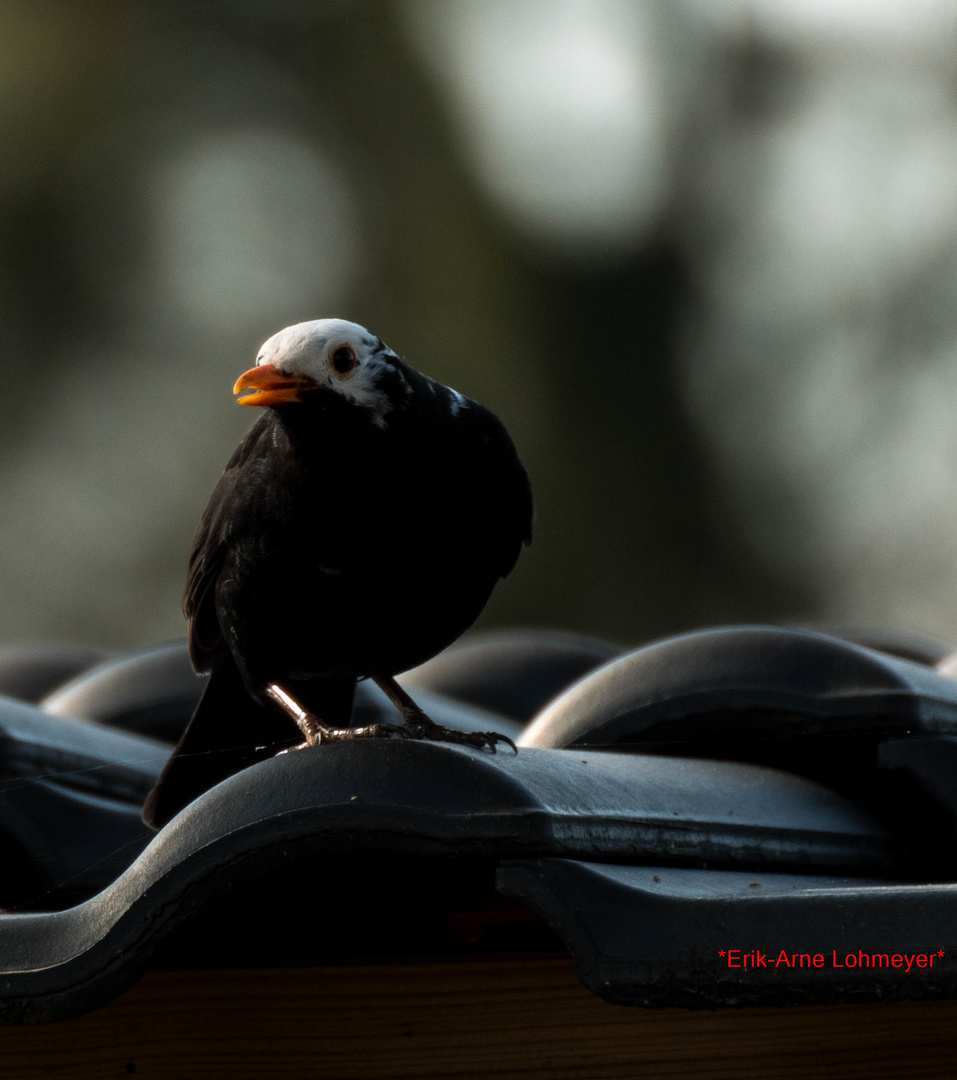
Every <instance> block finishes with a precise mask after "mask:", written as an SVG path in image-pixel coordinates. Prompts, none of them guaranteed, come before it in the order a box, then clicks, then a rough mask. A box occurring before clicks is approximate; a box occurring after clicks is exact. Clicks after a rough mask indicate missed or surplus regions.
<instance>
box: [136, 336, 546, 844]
mask: <svg viewBox="0 0 957 1080" xmlns="http://www.w3.org/2000/svg"><path fill="white" fill-rule="evenodd" d="M234 393H236V394H239V395H240V397H239V404H241V405H254V406H263V412H262V415H261V416H260V417H259V418H258V419H257V421H256V423H255V424H254V425H253V426H252V428H251V429H250V431H249V433H248V434H247V435H246V437H245V438H244V439H243V441H242V442H241V443H240V445H239V447H238V448H237V449H236V451H235V453H234V454H233V456H232V457H231V458H230V460H229V462H228V464H227V465H226V469H225V471H224V473H223V475H222V477H221V478H220V481H219V483H218V484H217V485H216V488H215V490H214V491H213V494H212V496H211V497H210V500H209V504H208V505H207V507H206V510H205V512H204V514H203V516H202V519H201V521H200V524H199V529H198V531H197V533H196V538H195V540H194V541H193V547H192V551H191V553H190V558H189V571H188V575H187V581H186V594H185V597H184V600H183V611H184V613H185V615H186V618H187V621H188V627H189V653H190V659H191V660H192V663H193V667H194V668H195V669H196V671H197V672H209V679H208V682H207V684H206V688H205V690H204V692H203V695H202V698H201V699H200V702H199V704H198V705H197V707H196V711H195V712H194V714H193V717H192V719H191V720H190V722H189V725H188V726H187V728H186V730H185V732H184V734H183V737H182V738H181V739H180V741H179V744H178V745H177V746H176V748H175V750H174V751H173V753H172V755H171V757H170V759H169V761H168V762H167V764H166V767H165V768H164V770H163V772H162V774H161V775H160V777H159V779H158V780H157V783H156V786H155V787H154V789H153V790H152V792H151V793H150V795H149V797H148V798H147V801H146V804H145V806H144V810H143V818H144V820H145V821H146V822H147V824H149V825H151V826H153V827H154V828H159V827H161V826H162V825H163V824H165V823H166V822H167V821H168V820H169V819H170V818H172V817H173V816H174V815H175V814H176V813H178V812H179V810H181V809H182V808H183V807H184V806H185V805H186V804H187V803H189V802H191V801H192V800H193V799H194V798H196V797H197V796H198V795H200V794H201V793H202V792H203V791H205V790H207V789H208V788H209V787H211V786H212V785H213V784H216V783H218V782H219V781H220V780H223V779H225V778H226V777H227V776H230V775H232V774H233V773H234V772H237V771H238V770H240V769H242V768H245V767H246V766H248V765H252V764H254V763H255V762H257V761H260V760H262V759H264V758H266V757H269V756H272V755H274V754H276V753H277V752H282V751H284V750H289V749H300V748H302V747H305V746H311V745H315V744H317V743H321V742H325V741H328V740H339V739H349V738H377V737H378V738H425V739H438V740H442V741H449V742H457V743H465V744H468V745H472V746H478V747H488V748H489V749H491V750H492V751H493V752H494V750H495V746H496V743H498V742H505V743H509V745H511V743H510V740H508V739H507V738H506V737H505V736H503V735H499V734H497V733H495V732H462V731H452V730H449V729H447V728H444V727H441V726H440V725H438V724H435V723H433V722H432V721H431V720H430V719H429V718H428V717H427V716H426V715H425V714H424V713H423V712H422V711H421V710H420V709H419V708H418V707H417V706H416V705H415V703H414V702H413V701H412V699H411V698H410V697H409V696H408V695H407V694H406V693H405V692H404V691H403V690H402V688H401V687H400V686H399V685H398V683H397V682H396V681H395V679H394V677H393V676H395V675H396V674H397V673H398V672H401V671H405V670H407V669H408V668H411V667H415V666H416V665H417V664H421V663H423V662H424V661H425V660H428V659H429V658H430V657H432V656H434V655H435V654H436V653H438V652H439V651H440V650H442V649H443V648H445V646H447V645H449V644H450V643H451V642H452V641H454V640H455V639H456V638H457V637H458V636H459V635H460V634H461V633H462V632H463V631H464V630H465V629H467V628H468V627H469V626H470V625H471V624H472V622H474V620H475V619H476V618H477V616H478V615H479V613H480V612H481V611H482V609H483V608H484V606H485V604H486V602H487V600H488V598H489V596H490V594H491V592H492V589H493V587H494V586H495V583H496V582H497V581H498V579H499V578H502V577H505V576H506V575H507V574H508V573H509V572H510V571H511V569H512V568H513V566H514V565H515V562H516V560H517V558H518V555H519V552H520V550H521V548H522V546H523V544H524V545H527V544H528V543H529V542H530V540H531V533H532V522H533V516H534V515H533V507H532V494H531V485H530V483H529V479H528V474H527V473H526V471H525V468H524V466H523V465H522V463H521V461H520V460H519V458H518V454H517V452H516V450H515V446H514V444H513V443H512V440H511V438H510V437H509V435H508V432H507V431H506V430H505V427H504V425H503V424H502V423H501V421H500V420H499V419H498V417H496V416H495V414H494V413H492V412H490V411H489V410H488V409H486V408H484V407H483V406H481V405H479V404H478V403H477V402H475V401H472V400H470V399H469V398H467V397H465V396H464V395H462V394H460V393H458V391H456V390H453V389H451V388H450V387H447V386H443V385H442V384H441V383H439V382H436V381H435V380H433V379H430V378H428V377H427V376H426V375H422V374H420V373H419V372H418V371H415V370H413V369H412V368H411V367H409V365H408V364H406V363H404V362H403V361H402V360H401V359H400V358H399V357H398V356H397V355H396V354H395V353H394V352H393V351H392V350H391V349H390V348H388V346H386V345H385V344H383V342H382V341H381V340H380V339H379V338H377V337H376V336H375V335H374V334H371V333H370V332H369V331H368V330H365V329H364V328H363V327H361V326H358V325H357V324H356V323H352V322H346V321H345V320H342V319H319V320H317V321H314V322H304V323H298V324H297V325H295V326H289V327H287V328H286V329H285V330H281V331H280V332H279V333H278V334H275V335H274V336H273V337H271V338H270V339H269V340H268V341H267V342H266V343H265V345H263V347H262V349H261V351H260V353H259V357H258V359H257V366H256V367H254V368H252V369H251V370H249V371H247V372H245V373H244V374H243V375H241V376H240V377H239V379H238V381H237V382H236V385H235V387H234ZM361 678H372V679H374V680H375V682H376V683H377V684H378V685H379V686H380V687H381V688H382V689H383V690H384V691H385V692H386V693H387V694H388V696H389V697H390V699H391V700H392V702H393V703H394V704H395V705H396V706H397V708H398V709H399V711H400V713H401V716H402V721H403V722H402V723H401V724H398V723H397V724H385V723H382V724H373V725H369V726H366V727H352V726H350V718H351V712H352V703H353V697H354V694H355V686H356V681H357V680H358V679H361ZM290 718H291V719H292V720H294V721H295V723H296V725H297V726H298V728H299V733H296V732H295V728H294V727H293V725H292V724H291V723H290ZM397 719H398V718H397ZM294 734H295V737H293V735H294ZM303 739H304V740H305V741H304V742H303V741H301V740H303ZM295 742H299V745H298V746H293V745H292V744H293V743H295Z"/></svg>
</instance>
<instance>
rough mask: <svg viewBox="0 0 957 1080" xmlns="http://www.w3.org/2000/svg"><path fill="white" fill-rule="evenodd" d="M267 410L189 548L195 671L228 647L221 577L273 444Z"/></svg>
mask: <svg viewBox="0 0 957 1080" xmlns="http://www.w3.org/2000/svg"><path fill="white" fill-rule="evenodd" d="M268 420H269V417H268V416H267V415H264V416H262V417H261V418H260V420H259V421H257V423H256V424H254V425H253V427H252V428H251V429H250V430H249V432H248V434H247V435H246V437H245V438H244V439H243V441H242V442H241V443H240V444H239V446H237V447H236V450H235V451H234V453H233V455H232V457H231V458H230V459H229V461H228V462H227V463H226V468H225V469H224V470H223V475H222V476H221V477H220V478H219V483H218V484H217V485H216V487H215V488H214V489H213V493H212V495H211V496H210V498H209V502H208V503H207V504H206V509H205V510H204V511H203V516H202V518H201V519H200V522H199V528H198V529H197V530H196V536H195V538H194V540H193V547H192V550H191V551H190V554H189V569H188V571H187V574H186V592H185V594H184V596H183V614H184V615H185V616H186V619H187V622H188V624H189V657H190V660H191V661H192V664H193V667H194V668H195V669H196V671H209V669H210V667H211V666H212V664H213V661H214V660H215V659H216V657H218V656H219V655H220V654H221V652H222V650H223V635H222V630H221V629H220V625H219V619H218V617H217V614H216V583H217V580H218V578H219V574H220V571H221V570H222V567H223V563H224V561H225V558H226V555H227V552H228V549H229V544H230V542H231V541H232V540H233V539H234V538H235V534H236V532H237V530H239V529H242V528H243V527H244V526H245V525H246V524H247V519H248V507H246V506H245V503H246V502H247V501H248V496H249V494H250V493H253V494H254V493H255V484H254V483H252V480H253V478H254V475H255V473H256V471H258V468H259V467H261V466H262V463H263V462H264V460H265V458H266V455H267V453H268V449H269V447H270V445H271V440H272V433H271V431H270V425H269V423H268Z"/></svg>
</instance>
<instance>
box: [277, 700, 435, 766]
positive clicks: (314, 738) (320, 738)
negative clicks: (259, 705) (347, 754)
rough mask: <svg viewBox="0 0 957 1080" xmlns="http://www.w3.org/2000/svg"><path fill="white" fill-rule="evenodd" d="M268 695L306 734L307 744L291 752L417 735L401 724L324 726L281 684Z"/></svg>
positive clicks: (292, 748)
mask: <svg viewBox="0 0 957 1080" xmlns="http://www.w3.org/2000/svg"><path fill="white" fill-rule="evenodd" d="M266 696H267V697H268V698H270V699H271V700H272V701H274V702H275V703H276V704H277V705H278V706H279V707H280V708H281V709H282V710H283V712H285V713H286V714H287V715H289V716H291V717H292V718H293V720H295V722H296V726H297V727H298V728H299V730H300V731H301V732H302V733H303V735H305V737H306V741H305V742H303V743H300V744H299V745H298V746H291V747H289V749H288V750H280V751H279V752H280V753H281V754H288V753H289V752H290V751H292V750H304V749H305V748H306V747H307V746H318V745H319V744H320V743H323V742H339V741H343V740H345V739H410V738H413V737H414V736H413V735H412V732H410V731H407V730H406V729H405V728H404V727H400V726H399V725H398V724H369V725H367V726H366V727H356V728H333V727H329V726H327V725H326V724H324V723H323V722H322V721H321V720H320V719H319V718H318V717H316V716H313V714H312V713H311V712H309V711H308V710H306V709H304V708H303V707H302V706H301V705H300V704H299V702H298V701H296V699H295V698H294V697H292V695H291V694H287V693H286V691H285V690H283V688H282V687H281V686H280V685H279V684H278V683H269V684H268V685H267V686H266Z"/></svg>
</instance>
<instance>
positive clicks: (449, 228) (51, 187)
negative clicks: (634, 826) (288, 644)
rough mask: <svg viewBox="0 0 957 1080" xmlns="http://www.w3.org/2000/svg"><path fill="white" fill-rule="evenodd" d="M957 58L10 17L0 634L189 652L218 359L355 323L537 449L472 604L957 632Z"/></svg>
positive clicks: (649, 623) (586, 622)
mask: <svg viewBox="0 0 957 1080" xmlns="http://www.w3.org/2000/svg"><path fill="white" fill-rule="evenodd" d="M955 57H957V17H955V9H954V6H953V5H952V4H951V3H941V2H938V0H657V2H656V0H408V2H399V0H395V2H384V0H382V2H377V0H309V2H305V0H228V2H226V0H223V2H219V3H217V2H215V0H209V2H205V3H202V4H191V3H183V2H171V0H169V2H150V3H145V2H133V0H90V2H88V3H84V4H76V3H71V2H68V0H64V2H62V3H53V2H51V3H44V4H37V3H34V2H32V0H5V2H4V3H3V4H2V5H0V154H2V168H0V327H2V338H3V360H2V365H3V366H2V371H3V380H2V382H3V392H4V405H5V408H4V412H3V414H4V420H3V424H2V426H0V508H2V510H0V547H2V551H3V557H2V558H0V640H2V641H6V642H18V641H25V640H49V639H54V640H61V641H74V642H78V643H87V644H92V645H97V646H103V647H106V648H109V649H116V650H123V649H131V648H134V647H136V646H140V645H144V644H147V643H149V642H152V641H156V640H159V639H163V638H169V637H174V636H178V635H181V634H182V633H183V632H184V625H183V622H182V617H181V615H180V610H179V604H180V597H181V593H182V586H183V581H184V576H185V566H186V558H187V554H188V550H189V546H190V542H191V540H192V536H193V532H194V529H195V527H196V523H197V521H198V518H199V515H200V513H201V511H202V509H203V507H204V505H205V503H206V499H207V497H208V495H209V493H210V491H211V489H212V487H213V485H214V484H215V482H216V479H217V477H218V476H219V473H220V472H221V470H222V467H223V465H224V463H225V461H226V459H227V457H228V456H229V454H230V452H231V451H232V449H233V447H234V445H235V444H236V442H237V441H238V440H239V438H240V437H241V435H242V433H243V431H244V430H245V429H246V428H247V427H248V425H249V424H250V422H251V420H252V417H251V416H250V410H244V409H239V408H237V407H236V405H235V404H234V402H233V400H232V395H231V392H230V391H231V387H232V383H233V381H234V380H235V378H236V376H237V375H238V374H239V373H240V372H242V371H243V370H245V368H247V367H249V366H251V364H252V362H253V360H254V358H255V355H256V351H257V349H258V346H259V345H260V343H261V342H262V341H263V340H264V339H265V338H266V337H268V336H269V335H271V334H272V333H273V332H274V331H276V330H277V329H279V328H281V327H282V326H284V325H286V324H288V323H291V322H297V321H300V320H303V319H309V318H316V317H320V316H326V315H338V316H343V317H346V318H350V319H354V320H355V321H358V322H361V323H363V324H365V325H367V326H368V327H370V328H371V329H373V330H374V331H375V332H376V333H377V334H379V335H380V336H381V337H383V338H384V339H385V340H386V341H387V342H388V343H389V344H390V345H392V346H393V348H395V349H396V350H397V351H398V352H399V353H401V354H402V355H403V356H405V357H406V359H408V360H409V361H410V362H411V363H412V364H413V365H414V366H416V367H419V368H421V369H422V370H424V371H426V372H427V373H429V374H431V375H433V376H435V377H437V378H439V379H440V380H442V381H444V382H447V383H449V384H451V385H452V386H454V387H456V388H457V389H459V390H461V391H462V392H464V393H467V394H469V395H470V396H472V397H475V398H477V399H478V400H480V401H482V402H484V403H485V404H487V405H489V406H490V407H491V408H493V409H494V410H495V411H496V412H498V413H499V415H500V416H501V417H502V418H503V420H504V421H505V423H506V424H507V426H508V427H509V429H510V430H511V432H512V434H513V437H514V439H515V441H516V443H517V445H518V447H519V449H520V452H521V454H522V456H523V458H524V460H525V462H526V464H527V465H528V468H529V471H530V472H531V475H532V479H533V483H534V486H535V491H536V496H537V504H538V531H537V535H536V539H535V543H534V544H533V545H532V547H531V549H530V550H529V551H528V552H527V553H526V555H525V556H524V557H523V559H522V560H521V561H520V563H519V566H518V569H517V570H516V572H515V573H514V574H513V576H512V577H511V578H509V579H508V581H507V582H505V583H504V584H503V585H501V586H500V587H499V589H498V590H497V592H496V595H495V597H494V598H493V601H492V603H491V604H490V606H489V609H488V611H487V612H486V614H485V615H484V616H483V620H482V623H481V624H480V625H482V626H484V627H486V628H489V627H493V626H499V625H519V626H543V627H556V628H561V629H567V630H575V631H579V632H583V633H590V634H595V635H599V636H602V637H606V638H609V639H611V640H614V641H617V642H620V643H621V644H625V645H628V644H639V643H641V642H644V641H648V640H650V639H653V638H657V637H661V636H663V635H666V634H669V633H672V632H676V631H680V630H685V629H692V628H697V627H703V626H709V625H716V624H722V623H732V622H743V621H751V622H779V623H780V622H785V623H787V622H792V623H793V622H798V623H812V624H827V623H857V624H861V623H869V624H881V625H890V626H896V627H900V628H903V629H909V630H912V631H917V632H921V633H924V634H927V635H931V636H934V637H938V638H941V639H943V640H944V641H952V642H955V643H957V67H955V63H954V61H955ZM386 540H387V537H384V541H386Z"/></svg>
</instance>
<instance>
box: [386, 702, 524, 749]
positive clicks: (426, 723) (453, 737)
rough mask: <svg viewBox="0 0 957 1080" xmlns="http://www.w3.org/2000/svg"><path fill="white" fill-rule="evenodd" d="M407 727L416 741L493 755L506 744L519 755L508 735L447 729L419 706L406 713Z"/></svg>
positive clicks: (495, 732)
mask: <svg viewBox="0 0 957 1080" xmlns="http://www.w3.org/2000/svg"><path fill="white" fill-rule="evenodd" d="M405 726H406V728H407V730H409V731H410V732H411V733H412V738H414V739H427V740H428V741H429V742H447V743H457V744H459V745H460V746H474V747H475V748H476V749H478V750H485V749H488V750H491V751H492V753H493V754H494V753H495V747H496V745H497V744H498V743H505V744H506V745H507V746H510V747H511V748H512V750H513V752H514V753H516V754H517V753H518V747H517V746H516V745H515V743H513V742H512V740H511V739H510V738H509V737H508V736H507V735H501V734H499V732H497V731H459V730H457V729H456V728H447V727H445V726H444V725H442V724H437V723H436V722H435V721H434V720H432V719H430V718H429V717H428V716H426V715H425V713H424V712H422V710H421V709H420V708H419V707H418V706H416V708H415V711H414V712H413V711H411V710H409V711H408V712H407V713H405Z"/></svg>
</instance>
